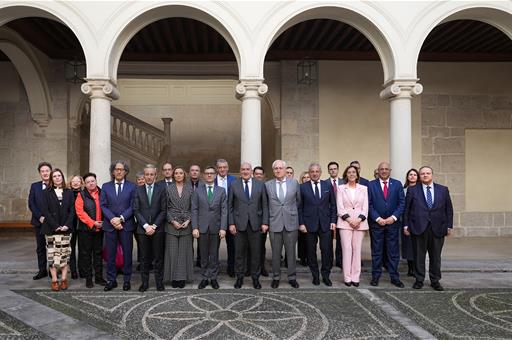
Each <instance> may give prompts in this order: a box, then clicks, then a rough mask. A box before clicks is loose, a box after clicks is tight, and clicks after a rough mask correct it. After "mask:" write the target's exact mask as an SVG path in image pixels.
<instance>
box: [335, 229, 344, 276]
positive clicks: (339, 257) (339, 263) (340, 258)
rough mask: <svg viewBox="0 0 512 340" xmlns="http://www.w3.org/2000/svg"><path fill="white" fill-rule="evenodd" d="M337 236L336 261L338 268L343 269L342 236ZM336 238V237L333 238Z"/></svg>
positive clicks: (337, 234)
mask: <svg viewBox="0 0 512 340" xmlns="http://www.w3.org/2000/svg"><path fill="white" fill-rule="evenodd" d="M334 235H336V236H335V237H336V250H335V253H334V254H335V261H336V267H340V268H341V267H343V253H342V250H341V236H340V233H337V232H336V233H334ZM333 238H334V237H333Z"/></svg>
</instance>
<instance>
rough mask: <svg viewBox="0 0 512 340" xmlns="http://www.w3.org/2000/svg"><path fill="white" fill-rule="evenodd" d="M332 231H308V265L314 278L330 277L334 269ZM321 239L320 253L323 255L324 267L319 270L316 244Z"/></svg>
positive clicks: (306, 235)
mask: <svg viewBox="0 0 512 340" xmlns="http://www.w3.org/2000/svg"><path fill="white" fill-rule="evenodd" d="M331 234H332V231H331V230H328V231H326V232H322V231H321V230H320V229H318V231H316V232H307V233H306V234H304V236H305V237H306V244H307V247H308V251H307V253H308V265H309V269H310V270H311V274H313V277H314V278H319V277H320V275H319V274H320V273H321V274H322V277H324V278H329V276H330V275H331V269H332V236H331ZM318 241H320V254H321V256H322V267H321V268H320V271H319V270H318V259H317V256H316V245H317V242H318Z"/></svg>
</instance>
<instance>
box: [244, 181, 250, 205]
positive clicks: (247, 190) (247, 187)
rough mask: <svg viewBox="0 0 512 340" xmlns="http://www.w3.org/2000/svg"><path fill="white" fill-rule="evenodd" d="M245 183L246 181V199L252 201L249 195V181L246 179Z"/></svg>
mask: <svg viewBox="0 0 512 340" xmlns="http://www.w3.org/2000/svg"><path fill="white" fill-rule="evenodd" d="M244 181H245V187H244V192H245V197H247V200H250V199H251V196H250V195H249V180H248V179H246V180H244Z"/></svg>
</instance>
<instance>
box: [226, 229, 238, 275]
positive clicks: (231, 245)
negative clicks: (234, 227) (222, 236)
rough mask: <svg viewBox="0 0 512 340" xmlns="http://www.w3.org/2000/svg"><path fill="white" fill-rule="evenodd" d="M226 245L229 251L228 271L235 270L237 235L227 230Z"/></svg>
mask: <svg viewBox="0 0 512 340" xmlns="http://www.w3.org/2000/svg"><path fill="white" fill-rule="evenodd" d="M226 246H227V251H228V271H231V272H234V271H235V256H236V255H235V236H234V235H233V234H231V233H230V232H229V230H228V231H227V232H226Z"/></svg>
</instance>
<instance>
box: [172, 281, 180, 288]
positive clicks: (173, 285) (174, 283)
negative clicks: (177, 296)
mask: <svg viewBox="0 0 512 340" xmlns="http://www.w3.org/2000/svg"><path fill="white" fill-rule="evenodd" d="M171 287H172V288H178V281H176V280H172V281H171Z"/></svg>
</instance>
